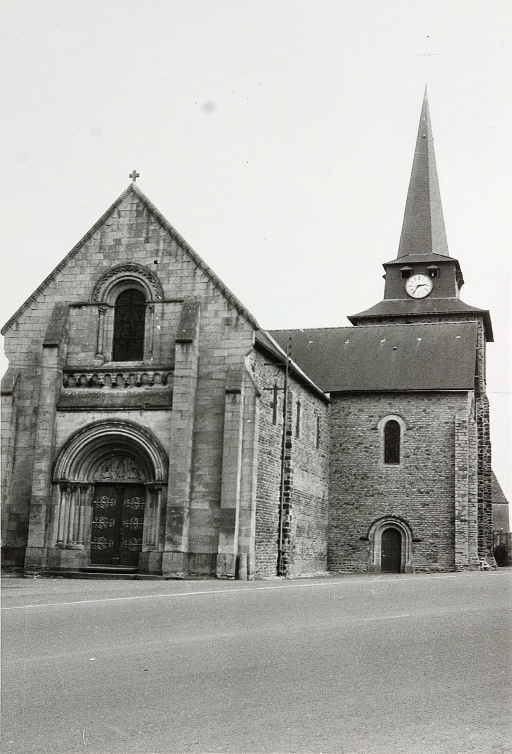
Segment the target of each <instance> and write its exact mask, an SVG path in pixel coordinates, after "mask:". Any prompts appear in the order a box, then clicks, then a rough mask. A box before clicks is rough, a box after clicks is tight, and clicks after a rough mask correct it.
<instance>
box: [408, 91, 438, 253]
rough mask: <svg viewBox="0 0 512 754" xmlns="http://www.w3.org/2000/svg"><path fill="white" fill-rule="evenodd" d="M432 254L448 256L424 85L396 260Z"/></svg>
mask: <svg viewBox="0 0 512 754" xmlns="http://www.w3.org/2000/svg"><path fill="white" fill-rule="evenodd" d="M433 255H435V256H436V257H437V258H439V256H442V257H449V253H448V241H447V239H446V230H445V226H444V218H443V209H442V206H441V194H440V191H439V181H438V178H437V167H436V157H435V153H434V138H433V136H432V127H431V124H430V112H429V108H428V98H427V88H426V87H425V95H424V97H423V105H422V108H421V116H420V123H419V128H418V136H417V139H416V148H415V150H414V160H413V164H412V172H411V180H410V183H409V191H408V193H407V201H406V204H405V213H404V221H403V225H402V234H401V236H400V244H399V247H398V255H397V259H399V260H400V261H401V262H402V263H404V262H406V261H414V260H418V257H419V258H420V259H425V258H426V257H431V256H433Z"/></svg>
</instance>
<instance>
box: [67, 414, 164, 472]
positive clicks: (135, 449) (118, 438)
mask: <svg viewBox="0 0 512 754" xmlns="http://www.w3.org/2000/svg"><path fill="white" fill-rule="evenodd" d="M167 468H168V460H167V455H166V453H165V450H164V449H163V448H162V446H161V444H160V443H159V441H158V440H157V439H156V437H155V436H154V435H153V433H152V432H151V431H150V430H149V429H147V428H146V427H142V426H139V425H137V424H135V423H134V422H130V421H122V420H120V419H110V420H106V421H98V422H93V423H92V424H89V425H87V426H85V427H83V428H82V429H80V430H79V431H78V432H76V433H75V434H74V435H73V436H72V437H71V438H70V439H69V440H68V441H67V442H66V443H65V445H64V447H63V448H62V450H61V451H60V453H59V455H58V457H57V461H56V463H55V468H54V481H60V482H62V481H68V482H69V481H82V482H92V481H116V480H121V479H125V480H128V481H133V482H135V481H138V482H146V483H147V482H152V483H157V482H165V481H166V479H167Z"/></svg>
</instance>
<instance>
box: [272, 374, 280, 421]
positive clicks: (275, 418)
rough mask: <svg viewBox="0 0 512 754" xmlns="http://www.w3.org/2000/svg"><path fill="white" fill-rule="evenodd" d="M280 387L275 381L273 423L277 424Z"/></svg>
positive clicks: (273, 389)
mask: <svg viewBox="0 0 512 754" xmlns="http://www.w3.org/2000/svg"><path fill="white" fill-rule="evenodd" d="M278 391H279V388H278V387H277V385H276V384H275V383H274V387H273V388H272V396H273V397H272V424H277V408H278V403H277V396H278Z"/></svg>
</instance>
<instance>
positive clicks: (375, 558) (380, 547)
mask: <svg viewBox="0 0 512 754" xmlns="http://www.w3.org/2000/svg"><path fill="white" fill-rule="evenodd" d="M365 539H368V541H369V552H368V572H369V573H414V561H413V545H412V543H413V536H412V530H411V527H410V526H409V524H408V523H407V522H406V521H404V519H402V518H399V517H398V516H384V517H383V518H379V519H377V520H376V521H374V522H373V524H372V525H371V526H370V529H369V531H368V536H367V537H365Z"/></svg>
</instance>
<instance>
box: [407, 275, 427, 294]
mask: <svg viewBox="0 0 512 754" xmlns="http://www.w3.org/2000/svg"><path fill="white" fill-rule="evenodd" d="M405 290H406V292H407V293H408V294H409V296H411V297H412V298H425V296H428V294H429V293H430V291H431V290H432V280H431V278H429V277H427V275H411V277H410V278H407V282H406V284H405Z"/></svg>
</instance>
